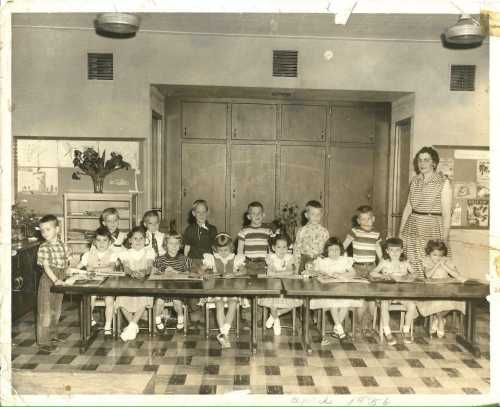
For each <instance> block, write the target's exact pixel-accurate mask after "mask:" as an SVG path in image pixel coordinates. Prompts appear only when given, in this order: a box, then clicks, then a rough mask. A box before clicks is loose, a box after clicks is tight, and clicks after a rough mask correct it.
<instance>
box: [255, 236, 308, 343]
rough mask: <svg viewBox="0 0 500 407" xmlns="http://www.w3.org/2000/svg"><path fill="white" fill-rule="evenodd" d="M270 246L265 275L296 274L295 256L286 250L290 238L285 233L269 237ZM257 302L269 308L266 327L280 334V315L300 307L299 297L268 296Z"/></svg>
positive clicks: (275, 333) (277, 334)
mask: <svg viewBox="0 0 500 407" xmlns="http://www.w3.org/2000/svg"><path fill="white" fill-rule="evenodd" d="M269 243H270V246H271V248H272V250H273V252H272V253H270V254H268V256H267V257H266V264H267V275H268V276H274V277H281V276H286V275H293V274H298V267H297V265H296V264H295V258H294V257H293V255H292V254H290V253H289V252H288V247H289V246H290V239H289V238H288V236H286V235H285V234H278V235H276V236H274V237H271V239H270V241H269ZM258 304H259V305H261V306H263V307H268V308H269V310H270V314H271V315H269V318H268V319H267V321H266V328H268V329H269V328H271V327H272V328H273V330H274V335H276V336H279V335H281V322H280V316H281V315H283V314H286V313H287V312H290V311H291V310H292V308H295V307H300V306H301V305H302V300H301V299H299V298H288V297H287V298H283V297H268V298H260V299H259V300H258Z"/></svg>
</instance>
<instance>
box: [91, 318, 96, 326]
mask: <svg viewBox="0 0 500 407" xmlns="http://www.w3.org/2000/svg"><path fill="white" fill-rule="evenodd" d="M90 325H91V326H96V325H97V322H96V321H95V319H94V318H92V322H91V323H90Z"/></svg>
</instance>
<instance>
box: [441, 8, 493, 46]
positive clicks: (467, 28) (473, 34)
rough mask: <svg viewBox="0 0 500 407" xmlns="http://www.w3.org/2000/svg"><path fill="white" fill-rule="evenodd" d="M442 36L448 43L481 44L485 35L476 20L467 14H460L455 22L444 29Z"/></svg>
mask: <svg viewBox="0 0 500 407" xmlns="http://www.w3.org/2000/svg"><path fill="white" fill-rule="evenodd" d="M444 37H445V40H446V42H448V43H450V44H460V45H481V43H482V42H483V40H484V38H485V35H484V32H483V28H482V27H481V24H480V23H479V22H478V21H477V20H475V19H473V18H472V17H471V16H470V15H469V14H462V15H460V17H459V19H458V21H457V23H456V24H454V25H452V26H451V27H448V28H447V29H446V30H445V32H444Z"/></svg>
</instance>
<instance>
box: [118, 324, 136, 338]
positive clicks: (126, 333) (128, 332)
mask: <svg viewBox="0 0 500 407" xmlns="http://www.w3.org/2000/svg"><path fill="white" fill-rule="evenodd" d="M135 335H137V333H136V332H135V329H134V327H133V326H132V325H131V324H128V325H127V326H126V327H125V329H124V330H123V331H122V333H121V334H120V338H121V340H122V341H123V342H127V341H130V340H132V337H134V338H135Z"/></svg>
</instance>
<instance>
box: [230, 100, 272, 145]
mask: <svg viewBox="0 0 500 407" xmlns="http://www.w3.org/2000/svg"><path fill="white" fill-rule="evenodd" d="M276 109H277V107H276V105H272V104H263V103H233V104H232V110H231V123H232V125H231V130H232V131H231V135H232V136H231V137H232V138H233V139H235V140H275V139H276Z"/></svg>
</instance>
